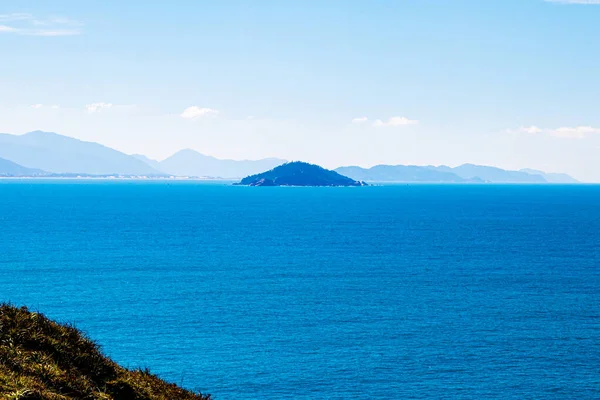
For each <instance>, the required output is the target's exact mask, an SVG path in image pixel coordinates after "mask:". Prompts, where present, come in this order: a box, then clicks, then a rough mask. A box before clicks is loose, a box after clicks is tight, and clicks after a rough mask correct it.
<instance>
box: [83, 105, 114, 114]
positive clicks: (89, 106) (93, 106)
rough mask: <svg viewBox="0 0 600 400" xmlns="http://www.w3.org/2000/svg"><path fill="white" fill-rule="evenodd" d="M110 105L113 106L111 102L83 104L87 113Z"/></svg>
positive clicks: (98, 110)
mask: <svg viewBox="0 0 600 400" xmlns="http://www.w3.org/2000/svg"><path fill="white" fill-rule="evenodd" d="M112 106H113V104H112V103H92V104H87V105H86V106H85V109H86V110H87V112H89V113H95V112H100V111H102V110H104V109H108V108H111V107H112Z"/></svg>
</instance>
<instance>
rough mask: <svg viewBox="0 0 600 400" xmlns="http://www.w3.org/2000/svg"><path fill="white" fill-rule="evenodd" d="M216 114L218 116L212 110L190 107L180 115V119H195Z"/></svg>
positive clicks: (215, 111)
mask: <svg viewBox="0 0 600 400" xmlns="http://www.w3.org/2000/svg"><path fill="white" fill-rule="evenodd" d="M217 114H219V111H217V110H215V109H213V108H205V107H198V106H191V107H188V108H186V109H185V110H183V112H182V113H181V114H180V117H181V118H185V119H197V118H202V117H210V116H215V115H217Z"/></svg>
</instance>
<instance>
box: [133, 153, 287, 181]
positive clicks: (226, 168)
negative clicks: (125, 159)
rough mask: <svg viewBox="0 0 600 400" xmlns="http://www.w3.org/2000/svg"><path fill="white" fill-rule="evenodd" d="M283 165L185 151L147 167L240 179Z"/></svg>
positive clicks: (272, 160)
mask: <svg viewBox="0 0 600 400" xmlns="http://www.w3.org/2000/svg"><path fill="white" fill-rule="evenodd" d="M138 157H139V156H138ZM284 163H286V160H281V159H279V158H265V159H262V160H256V161H253V160H242V161H236V160H221V159H218V158H215V157H211V156H206V155H204V154H200V153H198V152H197V151H194V150H190V149H185V150H180V151H178V152H177V153H175V154H173V155H172V156H171V157H169V158H167V159H165V160H163V161H161V162H158V161H154V160H150V164H149V165H152V166H156V167H155V168H158V169H160V170H161V171H163V172H165V173H167V174H169V175H177V176H206V177H216V178H241V177H244V176H248V175H254V174H258V173H260V172H264V171H268V170H270V169H272V168H275V167H277V166H278V165H281V164H284Z"/></svg>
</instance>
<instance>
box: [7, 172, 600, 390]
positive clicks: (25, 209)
mask: <svg viewBox="0 0 600 400" xmlns="http://www.w3.org/2000/svg"><path fill="white" fill-rule="evenodd" d="M0 228H1V229H0V300H3V301H11V302H13V303H14V304H18V305H21V304H25V305H28V306H30V307H31V308H33V309H35V310H39V311H41V312H44V313H46V314H47V315H49V316H50V317H52V318H57V319H59V320H61V321H68V322H74V323H75V324H76V325H77V326H78V327H79V328H81V329H83V330H85V331H86V332H87V333H88V334H89V335H90V336H91V337H92V338H94V339H96V340H97V341H98V342H99V343H100V344H101V345H102V346H103V348H104V350H105V352H106V353H108V354H109V355H111V356H112V357H113V358H114V359H115V360H116V361H118V362H120V363H122V364H124V365H127V366H130V367H137V366H142V367H149V368H150V369H151V370H152V371H154V372H155V373H158V374H159V375H160V376H162V377H163V378H166V379H168V380H170V381H173V382H175V383H178V384H183V385H184V386H186V387H189V388H197V389H201V390H202V391H206V392H209V393H212V394H213V395H214V396H215V397H216V398H217V399H240V398H244V399H255V398H260V399H284V398H319V399H326V398H327V399H336V398H365V399H367V398H368V399H400V398H437V399H451V398H452V399H453V398H472V399H481V398H506V399H509V398H514V399H523V398H530V399H533V398H535V399H543V398H548V399H550V398H577V399H583V398H587V399H589V398H600V374H599V371H600V186H584V185H581V186H510V185H506V186H486V185H464V186H460V185H439V186H436V185H408V186H403V185H398V186H381V187H364V188H247V187H232V186H224V185H216V184H212V185H209V184H197V183H187V182H184V183H136V182H119V183H113V182H91V183H81V182H77V183H73V182H27V181H19V182H15V181H4V182H2V181H0Z"/></svg>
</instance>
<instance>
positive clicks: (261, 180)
mask: <svg viewBox="0 0 600 400" xmlns="http://www.w3.org/2000/svg"><path fill="white" fill-rule="evenodd" d="M236 185H244V186H366V185H367V184H366V183H364V182H361V181H355V180H354V179H351V178H348V177H347V176H344V175H341V174H339V173H337V172H335V171H331V170H328V169H325V168H323V167H320V166H318V165H315V164H309V163H306V162H301V161H294V162H289V163H285V164H282V165H280V166H278V167H275V168H273V169H271V170H269V171H266V172H263V173H260V174H256V175H250V176H247V177H246V178H244V179H242V180H241V181H240V182H239V183H237V184H236Z"/></svg>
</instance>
